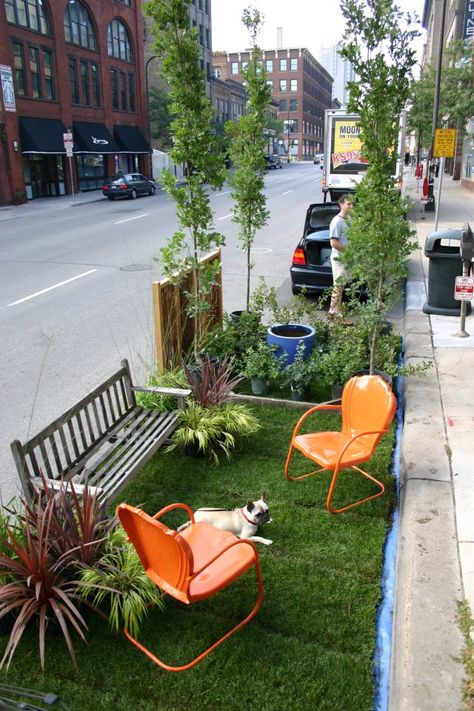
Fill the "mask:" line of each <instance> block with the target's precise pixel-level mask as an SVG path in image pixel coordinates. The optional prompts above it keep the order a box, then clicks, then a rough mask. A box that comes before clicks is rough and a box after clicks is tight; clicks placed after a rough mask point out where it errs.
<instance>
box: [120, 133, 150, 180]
mask: <svg viewBox="0 0 474 711" xmlns="http://www.w3.org/2000/svg"><path fill="white" fill-rule="evenodd" d="M114 138H115V140H116V142H117V145H118V146H119V150H120V153H119V155H118V156H117V158H118V161H117V172H119V171H121V172H122V173H129V172H138V173H146V174H147V175H148V173H149V164H148V163H147V164H146V166H145V165H144V164H143V156H144V155H149V154H150V144H149V143H148V141H147V140H146V139H145V137H144V136H143V134H142V132H141V131H140V129H139V128H138V126H119V125H115V126H114ZM140 157H142V160H140Z"/></svg>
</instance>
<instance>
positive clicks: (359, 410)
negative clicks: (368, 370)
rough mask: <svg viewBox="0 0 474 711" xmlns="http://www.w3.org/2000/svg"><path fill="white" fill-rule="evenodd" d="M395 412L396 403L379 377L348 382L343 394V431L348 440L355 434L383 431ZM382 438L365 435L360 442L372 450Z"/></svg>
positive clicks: (390, 390)
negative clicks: (348, 436)
mask: <svg viewBox="0 0 474 711" xmlns="http://www.w3.org/2000/svg"><path fill="white" fill-rule="evenodd" d="M396 410H397V400H396V398H395V395H394V394H393V392H392V389H391V387H390V385H389V384H388V383H386V382H385V380H384V379H383V378H381V377H380V376H379V375H362V376H355V377H354V378H351V379H350V380H348V381H347V383H346V384H345V386H344V390H343V393H342V431H343V432H344V433H345V434H348V435H350V436H354V435H356V434H357V433H358V432H374V431H376V430H386V429H387V428H388V427H389V425H390V423H391V422H392V420H393V417H394V415H395V412H396ZM381 437H382V435H381V434H379V435H366V436H364V437H361V441H362V442H364V444H365V446H366V447H367V448H368V449H369V450H370V452H371V454H372V452H373V451H374V450H375V447H376V446H377V444H378V442H379V440H380V439H381Z"/></svg>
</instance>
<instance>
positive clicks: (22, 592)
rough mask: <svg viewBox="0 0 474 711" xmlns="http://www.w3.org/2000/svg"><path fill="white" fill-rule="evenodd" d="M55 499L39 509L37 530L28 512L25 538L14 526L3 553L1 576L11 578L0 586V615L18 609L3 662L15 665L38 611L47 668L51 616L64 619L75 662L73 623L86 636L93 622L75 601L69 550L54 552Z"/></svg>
mask: <svg viewBox="0 0 474 711" xmlns="http://www.w3.org/2000/svg"><path fill="white" fill-rule="evenodd" d="M53 517H54V501H53V499H49V500H48V501H47V502H46V504H45V506H44V507H42V508H41V509H40V510H39V511H38V515H37V517H36V522H35V530H32V526H31V522H30V520H29V517H28V516H25V518H24V522H25V525H24V540H19V539H18V538H17V537H16V536H15V534H14V533H13V531H12V529H11V528H10V526H8V525H7V526H6V539H5V540H3V541H2V549H3V551H5V552H3V553H0V577H1V578H3V579H4V580H5V581H6V582H5V583H4V584H3V585H2V586H1V587H0V617H3V616H5V615H6V614H8V613H9V612H13V613H17V617H16V620H15V623H14V625H13V629H12V631H11V633H10V637H9V639H8V642H7V646H6V648H5V652H4V655H3V658H2V660H1V662H0V668H2V667H3V666H5V664H6V667H7V669H8V667H9V666H10V663H11V660H12V658H13V655H14V653H15V651H16V648H17V646H18V644H19V642H20V640H21V637H22V636H23V633H24V631H25V629H26V627H27V626H28V624H29V623H30V622H31V621H32V620H33V619H34V618H35V617H36V616H37V617H38V636H39V651H40V664H41V669H42V670H44V666H45V634H46V627H47V624H48V618H49V619H52V620H54V621H55V622H57V624H58V625H59V628H60V629H61V631H62V633H63V635H64V639H65V641H66V645H67V649H68V652H69V655H70V657H71V660H72V663H73V664H74V667H75V668H76V669H77V662H76V657H75V654H74V648H73V645H72V640H71V635H70V627H73V628H74V629H75V630H76V632H77V633H78V635H79V636H80V637H81V639H82V640H84V641H85V636H84V633H83V629H87V624H86V622H85V621H84V619H83V617H82V615H81V614H80V612H79V610H78V608H77V607H76V605H75V604H74V601H75V600H76V599H79V595H78V593H77V580H75V579H74V578H71V577H70V576H69V577H68V572H69V566H70V556H69V552H68V553H66V554H63V555H62V556H60V557H59V558H58V557H57V556H56V555H55V554H54V551H53V544H54V541H53V539H52V529H51V522H52V519H53Z"/></svg>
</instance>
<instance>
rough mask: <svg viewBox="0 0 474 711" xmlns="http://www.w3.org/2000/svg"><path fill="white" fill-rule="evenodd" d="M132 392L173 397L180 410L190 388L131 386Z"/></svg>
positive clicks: (189, 393)
mask: <svg viewBox="0 0 474 711" xmlns="http://www.w3.org/2000/svg"><path fill="white" fill-rule="evenodd" d="M132 390H133V391H134V392H136V393H155V394H156V395H169V396H170V397H175V398H176V399H177V401H178V407H179V408H180V409H181V410H182V409H183V408H184V401H185V399H186V398H187V397H188V396H189V395H191V389H190V388H164V387H160V386H159V385H142V386H140V385H132Z"/></svg>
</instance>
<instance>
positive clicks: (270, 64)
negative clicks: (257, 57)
mask: <svg viewBox="0 0 474 711" xmlns="http://www.w3.org/2000/svg"><path fill="white" fill-rule="evenodd" d="M265 69H266V70H267V72H273V59H267V61H266V62H265Z"/></svg>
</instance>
